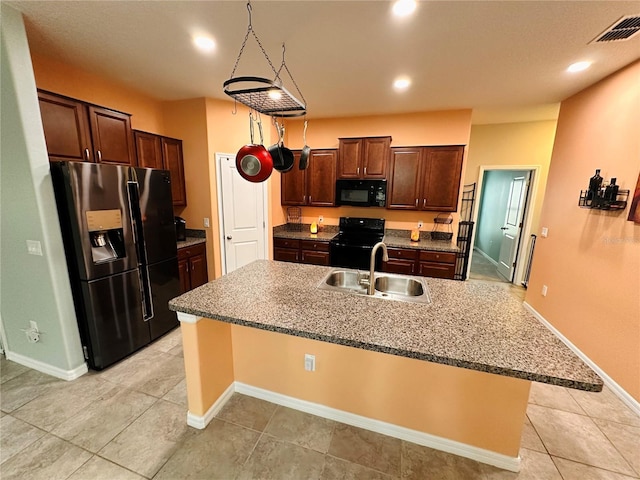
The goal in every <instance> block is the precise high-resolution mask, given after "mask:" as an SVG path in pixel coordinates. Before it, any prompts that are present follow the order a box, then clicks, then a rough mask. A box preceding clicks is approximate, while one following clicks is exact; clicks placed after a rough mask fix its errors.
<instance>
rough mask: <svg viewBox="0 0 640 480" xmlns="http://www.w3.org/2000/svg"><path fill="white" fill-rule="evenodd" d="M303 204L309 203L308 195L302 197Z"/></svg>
mask: <svg viewBox="0 0 640 480" xmlns="http://www.w3.org/2000/svg"><path fill="white" fill-rule="evenodd" d="M302 203H307V196H306V195H303V196H302Z"/></svg>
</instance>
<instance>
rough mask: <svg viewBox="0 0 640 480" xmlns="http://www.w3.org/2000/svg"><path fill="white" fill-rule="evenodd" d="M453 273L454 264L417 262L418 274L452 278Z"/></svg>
mask: <svg viewBox="0 0 640 480" xmlns="http://www.w3.org/2000/svg"><path fill="white" fill-rule="evenodd" d="M455 273H456V266H455V264H453V265H450V264H448V263H433V262H420V263H419V264H418V274H419V275H422V276H424V277H436V278H449V279H451V280H453V277H454V275H455Z"/></svg>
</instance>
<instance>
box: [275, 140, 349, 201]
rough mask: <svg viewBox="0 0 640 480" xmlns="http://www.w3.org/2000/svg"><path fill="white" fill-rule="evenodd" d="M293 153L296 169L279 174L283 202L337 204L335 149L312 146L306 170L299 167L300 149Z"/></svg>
mask: <svg viewBox="0 0 640 480" xmlns="http://www.w3.org/2000/svg"><path fill="white" fill-rule="evenodd" d="M293 154H294V167H293V169H292V170H290V171H289V172H286V173H283V174H281V177H280V178H281V192H280V203H281V204H282V205H298V206H304V205H308V206H313V207H333V206H335V196H336V161H337V156H338V155H337V152H336V150H334V149H327V150H311V154H310V155H309V165H308V167H307V168H306V169H305V170H300V169H299V168H298V163H299V159H300V151H299V150H296V151H294V152H293Z"/></svg>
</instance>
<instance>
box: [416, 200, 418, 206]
mask: <svg viewBox="0 0 640 480" xmlns="http://www.w3.org/2000/svg"><path fill="white" fill-rule="evenodd" d="M417 206H418V199H417V198H416V207H417Z"/></svg>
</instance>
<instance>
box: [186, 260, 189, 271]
mask: <svg viewBox="0 0 640 480" xmlns="http://www.w3.org/2000/svg"><path fill="white" fill-rule="evenodd" d="M185 266H186V267H187V273H189V262H187V264H186V265H185Z"/></svg>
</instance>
